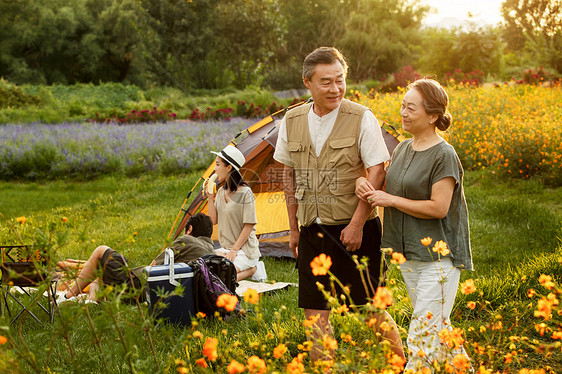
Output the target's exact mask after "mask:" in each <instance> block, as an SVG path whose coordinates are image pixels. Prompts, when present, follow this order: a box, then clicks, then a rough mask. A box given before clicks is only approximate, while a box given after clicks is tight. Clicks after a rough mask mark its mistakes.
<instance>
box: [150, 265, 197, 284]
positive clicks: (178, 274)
mask: <svg viewBox="0 0 562 374" xmlns="http://www.w3.org/2000/svg"><path fill="white" fill-rule="evenodd" d="M144 272H145V273H146V274H147V275H148V281H149V282H157V281H162V280H166V279H169V278H170V265H155V266H145V267H144ZM172 274H173V279H183V278H193V269H192V268H191V266H189V265H187V264H184V263H183V262H179V263H175V264H174V269H173V273H172Z"/></svg>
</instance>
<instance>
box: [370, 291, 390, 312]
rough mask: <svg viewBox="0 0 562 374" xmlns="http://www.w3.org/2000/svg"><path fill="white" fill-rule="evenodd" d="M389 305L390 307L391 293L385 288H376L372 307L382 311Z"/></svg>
mask: <svg viewBox="0 0 562 374" xmlns="http://www.w3.org/2000/svg"><path fill="white" fill-rule="evenodd" d="M390 305H392V293H391V292H390V291H389V290H388V288H386V287H378V288H377V292H376V293H375V297H374V298H373V306H374V307H375V308H377V309H382V310H384V309H386V308H387V307H388V306H390Z"/></svg>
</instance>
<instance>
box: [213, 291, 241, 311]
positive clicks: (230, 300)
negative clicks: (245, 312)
mask: <svg viewBox="0 0 562 374" xmlns="http://www.w3.org/2000/svg"><path fill="white" fill-rule="evenodd" d="M236 304H238V298H237V297H236V296H234V295H229V294H227V293H223V294H222V295H220V296H219V298H218V299H217V306H218V307H219V308H224V309H226V310H227V311H229V312H232V311H233V310H234V309H235V308H236Z"/></svg>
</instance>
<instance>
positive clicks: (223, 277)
mask: <svg viewBox="0 0 562 374" xmlns="http://www.w3.org/2000/svg"><path fill="white" fill-rule="evenodd" d="M188 265H189V266H191V268H192V269H193V296H194V298H195V310H196V311H197V312H203V313H205V314H206V315H208V316H214V315H215V312H219V313H220V314H221V315H222V316H228V315H229V314H230V313H239V312H240V303H237V304H236V308H235V309H234V310H233V311H232V312H228V311H226V310H224V309H223V308H219V307H218V306H217V299H218V298H219V296H220V295H222V294H225V293H226V294H229V295H234V296H236V297H238V296H237V295H236V287H237V286H238V283H237V282H236V267H235V266H234V264H233V263H232V262H231V261H230V260H228V259H227V258H225V257H222V256H218V255H205V256H202V257H199V258H198V259H197V260H193V261H190V262H189V264H188Z"/></svg>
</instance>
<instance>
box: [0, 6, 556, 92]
mask: <svg viewBox="0 0 562 374" xmlns="http://www.w3.org/2000/svg"><path fill="white" fill-rule="evenodd" d="M561 2H562V0H506V1H505V2H504V4H503V11H504V18H505V20H506V21H505V24H504V29H505V31H506V32H505V35H504V38H505V39H506V40H507V41H508V46H509V48H510V50H509V51H508V52H510V53H511V52H512V51H513V50H515V51H517V52H516V53H511V56H519V55H525V53H528V54H530V55H531V57H532V58H531V59H530V60H532V61H539V62H540V63H542V64H544V65H545V66H549V67H555V68H557V69H558V70H559V71H561V70H562V32H561V26H560V25H561V23H562V21H561V19H560V18H561V13H562V12H561ZM428 9H429V8H428V7H427V6H425V5H423V4H422V3H421V2H420V0H221V1H215V0H187V1H186V0H143V1H138V0H119V1H118V0H44V1H32V0H2V1H0V14H1V15H2V17H0V78H5V79H7V80H9V81H12V82H15V83H46V84H55V83H62V84H72V83H77V82H86V83H88V82H92V83H96V84H97V83H99V82H124V83H133V84H139V85H141V86H145V87H146V86H150V85H166V86H174V87H177V88H179V89H181V90H182V91H185V92H189V91H191V90H193V89H215V88H220V89H226V88H232V87H236V88H244V87H247V86H249V85H251V86H258V87H260V86H269V87H272V88H276V89H284V88H295V87H302V82H301V69H302V61H303V59H304V57H305V56H306V55H307V54H308V53H310V52H311V51H312V50H314V49H315V48H317V47H319V46H335V47H337V48H339V49H340V50H342V51H343V52H344V54H345V55H346V57H347V59H348V62H349V65H350V79H352V80H354V81H361V80H366V79H376V80H382V79H384V78H385V77H386V76H388V75H389V74H391V73H394V72H396V71H399V70H400V69H401V68H402V67H403V66H405V65H415V68H416V69H419V70H422V71H423V72H427V73H435V74H438V75H441V74H444V73H445V72H450V71H452V70H454V69H456V68H461V69H463V70H465V71H469V70H474V69H479V70H482V71H484V72H486V73H496V72H497V71H498V70H501V68H502V61H501V60H502V58H501V54H502V53H503V50H504V49H503V46H502V41H501V40H500V38H499V36H498V34H497V32H496V31H495V30H492V29H484V28H482V29H476V28H472V29H469V30H468V31H466V30H465V31H462V30H455V31H446V30H441V31H439V30H432V29H422V28H421V22H422V20H423V17H424V16H425V15H426V14H427V12H428ZM520 51H524V52H525V53H520Z"/></svg>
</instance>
